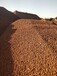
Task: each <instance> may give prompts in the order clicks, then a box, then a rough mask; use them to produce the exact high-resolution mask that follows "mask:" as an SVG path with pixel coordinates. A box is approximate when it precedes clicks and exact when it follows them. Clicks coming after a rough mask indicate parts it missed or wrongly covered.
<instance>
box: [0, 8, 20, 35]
mask: <svg viewBox="0 0 57 76" xmlns="http://www.w3.org/2000/svg"><path fill="white" fill-rule="evenodd" d="M17 19H19V17H18V16H16V15H15V14H14V13H12V12H10V11H8V10H7V9H5V8H4V7H0V35H1V34H2V33H3V32H4V31H5V29H6V28H7V27H8V26H9V25H10V24H11V23H12V22H14V21H15V20H17Z"/></svg>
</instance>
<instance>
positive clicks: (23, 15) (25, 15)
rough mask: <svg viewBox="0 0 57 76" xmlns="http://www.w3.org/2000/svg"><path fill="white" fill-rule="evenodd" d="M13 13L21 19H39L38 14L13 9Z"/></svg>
mask: <svg viewBox="0 0 57 76" xmlns="http://www.w3.org/2000/svg"><path fill="white" fill-rule="evenodd" d="M14 14H16V15H17V16H18V17H19V18H21V19H38V20H40V19H41V18H40V17H39V16H37V15H35V14H31V13H25V12H19V11H14Z"/></svg>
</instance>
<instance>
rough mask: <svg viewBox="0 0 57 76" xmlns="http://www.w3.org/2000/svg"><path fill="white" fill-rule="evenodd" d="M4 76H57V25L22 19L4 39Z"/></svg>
mask: <svg viewBox="0 0 57 76" xmlns="http://www.w3.org/2000/svg"><path fill="white" fill-rule="evenodd" d="M0 76H57V25H54V24H52V23H51V22H47V21H42V20H33V19H31V20H30V19H20V20H17V21H15V22H14V23H12V24H11V25H10V26H8V27H7V29H6V31H5V32H4V33H3V34H2V35H1V36H0Z"/></svg>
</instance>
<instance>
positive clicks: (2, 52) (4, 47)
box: [0, 25, 16, 76]
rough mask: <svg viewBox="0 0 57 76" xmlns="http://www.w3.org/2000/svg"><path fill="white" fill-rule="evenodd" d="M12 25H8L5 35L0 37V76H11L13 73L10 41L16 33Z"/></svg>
mask: <svg viewBox="0 0 57 76" xmlns="http://www.w3.org/2000/svg"><path fill="white" fill-rule="evenodd" d="M13 27H14V25H10V26H9V27H8V28H7V30H6V31H5V33H4V34H3V35H2V36H1V37H0V76H12V73H13V68H14V64H13V58H12V51H11V44H10V42H9V41H10V39H11V36H12V34H13V33H14V32H15V31H16V29H13Z"/></svg>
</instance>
